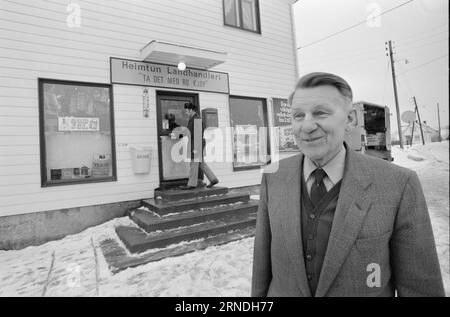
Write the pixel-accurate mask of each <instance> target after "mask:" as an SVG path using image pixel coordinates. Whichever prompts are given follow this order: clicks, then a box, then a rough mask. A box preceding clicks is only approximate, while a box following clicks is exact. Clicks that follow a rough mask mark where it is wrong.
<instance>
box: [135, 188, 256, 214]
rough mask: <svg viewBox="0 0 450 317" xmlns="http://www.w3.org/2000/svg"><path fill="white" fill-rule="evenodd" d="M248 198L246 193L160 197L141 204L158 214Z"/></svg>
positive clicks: (243, 200)
mask: <svg viewBox="0 0 450 317" xmlns="http://www.w3.org/2000/svg"><path fill="white" fill-rule="evenodd" d="M249 200H250V196H249V195H248V194H240V193H237V194H225V195H218V196H208V197H203V198H196V199H183V200H177V201H166V200H162V199H153V198H152V199H145V200H143V201H142V205H144V206H145V207H147V208H148V209H150V210H151V211H154V212H156V213H157V214H158V215H160V216H162V215H167V214H170V213H178V212H182V211H187V210H190V209H198V208H206V207H212V206H217V205H220V204H233V203H237V202H247V201H249Z"/></svg>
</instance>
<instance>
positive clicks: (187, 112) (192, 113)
mask: <svg viewBox="0 0 450 317" xmlns="http://www.w3.org/2000/svg"><path fill="white" fill-rule="evenodd" d="M185 110H186V114H187V115H188V117H189V118H190V117H192V115H194V114H195V111H194V110H193V109H187V108H186V109H185Z"/></svg>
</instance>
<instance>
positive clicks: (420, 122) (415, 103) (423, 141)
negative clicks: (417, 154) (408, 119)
mask: <svg viewBox="0 0 450 317" xmlns="http://www.w3.org/2000/svg"><path fill="white" fill-rule="evenodd" d="M413 100H414V105H415V107H416V109H415V111H416V112H417V117H418V118H419V126H420V134H421V135H422V144H423V145H425V139H424V138H423V130H422V121H420V114H419V108H417V102H416V97H415V96H414V97H413Z"/></svg>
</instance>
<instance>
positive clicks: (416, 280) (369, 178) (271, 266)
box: [252, 147, 445, 297]
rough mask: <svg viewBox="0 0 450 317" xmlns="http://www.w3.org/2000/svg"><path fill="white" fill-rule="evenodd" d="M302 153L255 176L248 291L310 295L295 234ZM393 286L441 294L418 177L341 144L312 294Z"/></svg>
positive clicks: (383, 292) (380, 291) (389, 290)
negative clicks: (343, 151) (338, 176)
mask: <svg viewBox="0 0 450 317" xmlns="http://www.w3.org/2000/svg"><path fill="white" fill-rule="evenodd" d="M302 160H303V155H302V154H300V155H296V156H294V157H290V158H287V159H284V160H281V161H280V162H279V168H278V170H277V171H276V172H275V173H265V174H264V175H263V177H262V182H261V192H260V204H259V210H258V218H257V224H256V236H255V245H254V256H253V276H252V296H311V295H312V294H311V291H310V289H309V286H308V281H307V278H306V273H305V264H304V260H303V250H302V240H301V237H302V235H301V225H300V193H301V190H300V183H301V182H300V176H301V174H300V173H301V168H300V167H301V164H302ZM377 272H378V273H379V279H378V280H377V278H376V274H378V273H377ZM377 281H379V283H380V284H379V285H377ZM395 291H397V295H398V296H445V293H444V288H443V283H442V277H441V272H440V267H439V262H438V257H437V253H436V247H435V242H434V237H433V231H432V228H431V223H430V217H429V214H428V209H427V205H426V202H425V197H424V195H423V191H422V188H421V185H420V182H419V178H418V177H417V174H416V173H415V172H413V171H411V170H408V169H406V168H402V167H399V166H396V165H394V164H391V163H388V162H385V161H383V160H380V159H376V158H372V157H369V156H366V155H362V154H359V153H356V152H354V151H352V150H350V149H349V148H348V147H347V157H346V166H345V171H344V177H343V179H342V184H341V190H340V194H339V199H338V203H337V207H336V211H335V215H334V219H333V225H332V229H331V233H330V238H329V241H328V247H327V251H326V254H325V259H324V262H323V266H322V271H321V274H320V278H319V282H318V286H317V290H316V294H314V295H315V296H318V297H321V296H394V292H395Z"/></svg>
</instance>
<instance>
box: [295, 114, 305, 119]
mask: <svg viewBox="0 0 450 317" xmlns="http://www.w3.org/2000/svg"><path fill="white" fill-rule="evenodd" d="M304 116H305V115H304V114H303V113H296V114H295V115H294V118H296V119H297V118H303V117H304Z"/></svg>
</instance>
